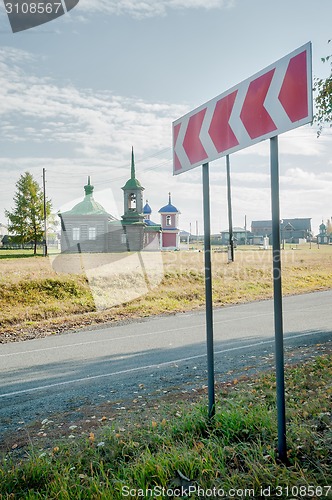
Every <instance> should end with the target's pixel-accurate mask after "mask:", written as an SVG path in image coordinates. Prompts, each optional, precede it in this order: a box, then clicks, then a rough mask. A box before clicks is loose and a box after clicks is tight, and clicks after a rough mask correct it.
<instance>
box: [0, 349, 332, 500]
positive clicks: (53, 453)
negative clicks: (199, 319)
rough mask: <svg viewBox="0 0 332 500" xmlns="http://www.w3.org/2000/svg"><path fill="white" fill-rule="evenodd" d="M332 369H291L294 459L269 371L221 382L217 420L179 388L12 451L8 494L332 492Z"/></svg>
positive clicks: (327, 362)
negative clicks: (90, 427) (168, 396)
mask: <svg viewBox="0 0 332 500" xmlns="http://www.w3.org/2000/svg"><path fill="white" fill-rule="evenodd" d="M331 375H332V356H328V355H324V356H320V357H318V358H316V359H315V360H314V361H312V360H311V361H309V362H306V363H305V364H301V365H299V366H295V367H289V368H288V369H287V370H286V386H287V439H288V464H286V465H285V464H281V463H279V461H278V459H277V453H276V446H277V423H276V408H275V378H274V375H273V374H265V375H264V376H261V377H259V378H257V379H249V380H248V381H246V382H241V383H236V381H234V383H233V385H232V386H231V387H230V388H227V389H225V387H221V388H220V389H219V390H218V392H217V401H219V404H220V407H217V409H216V416H215V419H214V420H213V421H212V422H211V421H209V420H208V419H207V416H206V413H207V411H206V401H205V396H204V397H201V398H200V399H198V398H197V399H195V400H192V401H191V402H188V401H187V402H182V403H181V396H179V397H178V399H177V401H176V402H171V403H169V402H168V403H162V401H161V400H158V401H155V402H154V403H153V402H152V404H151V405H150V407H149V408H148V407H147V408H146V409H145V410H144V411H143V412H140V413H138V414H134V413H133V414H130V415H128V418H127V421H126V423H125V424H124V423H123V422H122V423H121V424H120V423H119V422H114V423H113V426H112V427H108V426H105V427H103V428H102V429H100V430H99V431H98V432H97V431H95V433H92V432H89V431H86V433H85V436H83V437H81V438H77V439H75V440H68V439H67V440H66V439H63V440H61V441H59V442H56V441H54V443H53V444H52V445H51V446H50V447H49V448H46V449H40V448H36V447H35V448H33V449H30V450H29V451H28V453H27V454H26V455H25V456H24V457H22V456H21V458H19V459H15V457H14V456H13V455H11V454H8V455H7V456H6V457H4V459H3V461H2V464H1V469H0V484H1V490H0V491H1V493H0V499H1V500H5V499H6V500H8V499H29V500H33V499H42V498H43V499H45V498H47V499H61V500H65V499H68V500H70V499H75V500H76V499H82V500H86V499H95V500H97V499H98V500H99V499H105V500H106V499H114V500H116V499H120V498H123V495H122V494H123V493H128V492H130V491H131V492H132V493H133V492H134V491H135V492H136V496H129V495H127V496H128V497H129V498H139V497H142V495H141V492H142V491H143V490H144V491H145V490H150V491H152V490H153V489H154V488H157V490H155V491H159V492H160V491H161V489H162V488H165V489H169V490H170V489H172V490H174V489H176V488H179V487H181V486H183V487H184V488H188V487H189V486H191V488H198V487H200V488H202V489H203V490H205V491H206V490H208V489H212V488H216V489H223V490H224V491H225V492H228V491H229V490H237V491H238V495H237V496H236V495H233V498H234V497H235V498H242V497H244V491H245V490H247V493H248V495H247V496H246V497H247V498H253V496H249V490H253V491H254V492H255V498H259V497H260V492H261V488H268V487H270V488H271V491H272V494H271V495H270V497H271V498H291V497H294V495H295V493H297V492H298V494H296V495H295V496H296V497H299V498H323V497H324V498H331V497H332V490H328V489H327V486H328V485H331V484H332V439H331V438H332V425H331V424H332V421H331V395H332V384H331V380H332V377H331ZM105 420H107V419H106V418H105ZM142 422H145V424H142ZM122 426H124V427H122ZM186 478H187V479H188V480H189V481H188V480H187V479H186ZM309 486H310V487H311V489H308V487H309ZM286 488H288V493H287V489H286ZM296 488H297V489H296ZM300 488H301V489H300ZM312 488H314V490H312ZM241 490H242V494H240V491H241ZM191 491H193V490H191ZM312 491H314V492H315V491H316V492H318V493H317V494H315V495H313V494H312ZM273 492H274V493H273ZM280 492H281V494H280V495H276V493H280ZM290 492H292V493H291V494H290ZM299 492H301V493H299ZM305 492H307V493H308V494H306V493H305ZM322 492H323V493H322ZM286 493H287V494H286ZM144 498H151V495H150V496H149V495H147V496H145V497H144ZM160 498H161V497H160ZM164 498H168V497H167V496H166V495H165V496H164ZM191 498H198V495H197V494H193V495H192V496H191ZM226 498H229V497H228V496H227V497H226Z"/></svg>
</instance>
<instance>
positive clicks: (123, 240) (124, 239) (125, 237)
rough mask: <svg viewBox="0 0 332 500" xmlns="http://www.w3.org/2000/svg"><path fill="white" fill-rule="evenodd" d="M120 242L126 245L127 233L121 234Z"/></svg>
mask: <svg viewBox="0 0 332 500" xmlns="http://www.w3.org/2000/svg"><path fill="white" fill-rule="evenodd" d="M121 243H122V245H126V243H127V235H126V234H125V233H122V234H121Z"/></svg>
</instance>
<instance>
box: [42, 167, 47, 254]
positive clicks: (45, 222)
mask: <svg viewBox="0 0 332 500" xmlns="http://www.w3.org/2000/svg"><path fill="white" fill-rule="evenodd" d="M43 197H44V245H43V254H44V257H47V220H46V182H45V168H43Z"/></svg>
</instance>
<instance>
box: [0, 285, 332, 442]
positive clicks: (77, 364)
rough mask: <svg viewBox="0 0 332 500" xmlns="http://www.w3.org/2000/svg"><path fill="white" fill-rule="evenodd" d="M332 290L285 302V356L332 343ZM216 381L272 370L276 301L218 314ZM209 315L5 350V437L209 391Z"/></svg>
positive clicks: (0, 419) (0, 403)
mask: <svg viewBox="0 0 332 500" xmlns="http://www.w3.org/2000/svg"><path fill="white" fill-rule="evenodd" d="M331 306H332V291H324V292H317V293H311V294H305V295H298V296H291V297H286V298H285V299H284V300H283V311H284V335H285V350H286V351H287V352H288V351H291V350H292V349H294V348H295V347H298V346H308V345H315V344H323V343H325V342H328V341H331V340H332V307H331ZM214 349H215V353H214V354H215V375H216V380H218V381H219V380H226V379H227V378H230V377H234V376H235V375H236V374H241V373H248V372H249V373H250V372H252V371H255V370H257V369H264V367H266V366H267V365H268V364H269V366H271V359H272V358H273V352H274V326H273V302H272V301H262V302H254V303H249V304H244V305H238V306H229V307H224V308H221V309H217V310H215V311H214ZM206 364H207V361H206V332H205V312H204V311H202V312H193V313H186V314H177V315H174V316H167V317H157V318H149V319H146V320H144V321H139V322H131V323H128V324H122V325H119V326H108V327H103V328H99V329H89V330H84V331H80V332H75V333H68V334H62V335H59V336H51V337H46V338H43V339H36V340H31V341H26V342H21V343H9V344H3V345H1V344H0V376H1V387H0V432H1V433H5V432H6V431H10V430H11V429H14V428H15V427H16V428H17V427H18V424H19V423H20V424H22V423H23V422H24V423H25V424H28V423H29V422H32V421H34V420H36V419H43V418H49V416H50V415H52V413H55V412H61V411H68V410H70V409H71V410H73V411H75V409H76V408H78V407H79V406H80V405H82V404H98V403H101V402H103V401H105V399H107V400H109V401H114V405H119V404H121V401H123V400H125V399H126V398H132V397H133V396H134V395H135V394H137V392H138V391H139V390H140V389H141V388H142V387H143V386H144V390H145V391H147V394H155V395H156V394H159V395H160V393H162V392H163V391H164V392H166V391H169V390H172V388H173V389H174V388H176V389H178V388H181V387H182V388H183V387H186V388H188V387H192V388H194V387H195V386H200V387H201V386H202V385H204V384H206V383H207V381H206V378H207V375H206V368H207V366H206Z"/></svg>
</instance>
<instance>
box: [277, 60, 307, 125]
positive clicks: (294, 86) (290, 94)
mask: <svg viewBox="0 0 332 500" xmlns="http://www.w3.org/2000/svg"><path fill="white" fill-rule="evenodd" d="M278 97H279V101H280V102H281V104H282V106H283V108H284V110H285V111H286V113H287V115H288V117H289V119H290V120H291V121H292V122H293V123H294V122H296V121H298V120H302V118H306V117H307V116H308V113H309V110H308V81H307V56H306V51H304V52H301V53H300V54H298V55H297V56H294V57H292V59H291V60H290V61H289V64H288V67H287V71H286V74H285V78H284V81H283V83H282V86H281V90H280V93H279V96H278Z"/></svg>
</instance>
